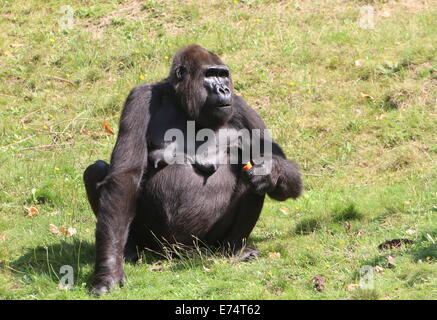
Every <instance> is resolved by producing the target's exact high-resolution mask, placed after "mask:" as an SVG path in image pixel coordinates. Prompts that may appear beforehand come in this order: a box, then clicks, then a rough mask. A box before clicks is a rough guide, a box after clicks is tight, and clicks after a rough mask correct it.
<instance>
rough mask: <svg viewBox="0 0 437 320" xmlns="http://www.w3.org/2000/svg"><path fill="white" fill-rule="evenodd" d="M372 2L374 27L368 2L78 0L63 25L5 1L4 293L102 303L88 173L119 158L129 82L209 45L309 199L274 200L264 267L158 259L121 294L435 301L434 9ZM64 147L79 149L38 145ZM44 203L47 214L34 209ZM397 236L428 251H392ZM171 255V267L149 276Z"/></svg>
mask: <svg viewBox="0 0 437 320" xmlns="http://www.w3.org/2000/svg"><path fill="white" fill-rule="evenodd" d="M370 2H372V3H373V5H374V6H375V8H376V10H377V11H376V12H377V17H376V28H375V30H364V29H361V28H360V27H359V25H358V23H357V20H358V15H359V8H360V6H362V5H363V4H365V3H366V1H359V0H355V1H341V2H339V1H321V0H320V1H267V0H265V1H262V0H247V1H218V0H216V1H211V2H206V1H205V2H203V1H185V2H184V3H185V4H184V5H181V4H178V3H179V2H178V1H176V0H174V1H150V0H149V1H144V2H141V3H140V2H139V1H121V0H119V1H116V0H106V1H96V0H89V1H70V2H68V1H65V2H63V3H62V4H68V3H69V4H71V5H72V6H73V8H74V9H75V10H76V11H75V19H76V20H75V25H74V29H73V30H71V31H68V32H60V30H59V25H58V20H59V18H60V17H61V13H60V12H59V7H60V3H59V2H58V1H54V0H51V1H45V2H44V4H42V2H40V1H37V0H29V1H12V0H3V1H2V2H1V4H0V13H1V20H0V33H1V34H2V35H1V37H0V79H1V81H0V112H1V118H0V119H1V122H0V163H1V165H0V298H4V299H8V298H19V299H22V298H24V299H48V298H56V299H62V298H74V299H82V298H89V296H88V295H87V293H86V288H85V283H86V281H87V279H88V277H89V275H90V274H91V272H92V264H93V243H94V239H93V230H94V217H93V216H92V213H91V210H90V208H89V206H88V204H87V202H86V200H85V194H84V188H83V185H82V182H81V175H82V172H83V170H84V168H85V167H86V166H87V165H88V164H89V163H91V162H92V161H94V160H95V159H104V160H108V158H109V155H110V151H111V148H112V146H113V144H114V141H115V137H114V136H111V135H109V134H106V133H105V131H104V130H103V128H102V126H101V121H103V120H104V121H106V122H108V123H109V124H110V125H111V126H112V127H113V128H114V130H115V131H116V129H117V123H118V118H119V112H120V109H121V107H122V104H123V101H124V99H125V97H126V95H127V93H128V91H129V89H130V88H131V87H133V86H135V85H137V84H139V83H142V82H154V81H157V80H159V79H161V78H163V77H164V76H165V75H166V73H167V70H168V68H169V65H170V60H171V56H172V54H173V53H174V52H175V50H176V49H177V48H179V47H181V46H184V45H186V44H190V43H199V44H201V45H203V46H205V47H207V48H209V49H210V50H212V51H215V52H217V53H218V54H219V55H221V56H222V57H223V59H224V61H226V63H227V64H229V66H230V67H231V69H232V71H233V75H234V83H235V87H236V89H237V91H238V92H239V94H241V95H243V96H244V97H245V98H246V99H247V101H248V102H249V104H251V105H252V106H253V107H254V108H255V109H256V110H257V111H258V112H259V113H260V114H261V115H262V117H263V118H264V119H265V121H266V122H267V124H268V126H269V127H270V128H271V129H272V132H273V135H274V137H275V138H276V139H277V140H278V141H279V142H280V143H281V145H282V146H283V147H284V149H285V151H286V152H287V154H288V156H289V157H290V158H293V159H295V160H296V161H297V162H298V163H299V164H300V165H301V167H302V169H303V171H304V172H305V174H306V175H305V185H306V191H305V195H304V196H303V197H302V198H301V199H299V200H298V201H287V202H284V203H278V202H273V201H271V200H268V201H267V203H266V205H265V208H264V211H263V214H262V218H261V220H260V221H259V223H258V225H257V227H256V228H255V230H254V232H253V235H252V241H253V242H254V243H255V244H256V245H257V246H258V247H259V248H260V249H261V250H262V252H263V255H262V257H261V258H260V259H259V260H258V261H255V262H252V263H248V264H233V263H232V262H231V261H230V260H229V259H226V258H225V257H221V256H209V257H208V256H207V257H203V256H202V257H199V256H195V257H193V258H191V259H186V258H184V259H180V260H170V261H163V262H159V261H157V260H156V259H153V258H151V257H149V256H146V257H145V258H144V262H143V263H142V264H139V265H127V266H126V273H127V277H128V283H127V288H125V289H123V290H117V291H115V292H114V293H113V294H111V295H109V296H107V298H117V299H120V298H121V299H124V298H132V299H144V298H146V299H167V298H176V299H178V298H194V299H197V298H206V299H213V298H222V299H228V298H232V299H237V298H250V299H252V298H261V299H275V298H280V299H284V298H297V299H308V298H312V299H332V298H334V299H337V298H338V299H344V298H346V299H347V298H371V299H377V298H380V299H398V298H406V299H418V298H434V299H436V298H437V294H436V291H435V286H436V266H435V262H436V258H437V247H436V243H435V241H437V218H436V203H435V198H436V176H435V171H436V166H435V160H436V151H437V150H436V143H435V142H436V140H435V139H436V136H435V129H434V128H435V126H436V118H435V116H436V98H437V92H436V84H437V64H436V63H437V62H436V53H435V52H436V51H435V50H436V48H435V45H436V42H435V39H436V36H437V24H436V20H437V11H436V9H435V8H432V6H431V1H401V2H396V1H370ZM403 3H405V4H403ZM51 76H58V77H62V78H64V79H67V80H69V81H71V82H72V83H71V84H70V83H68V82H65V81H60V80H57V79H55V78H53V77H51ZM51 143H55V144H65V143H68V144H67V145H60V146H58V147H56V148H53V149H48V148H44V147H42V148H41V147H38V146H43V145H47V144H51ZM31 147H38V148H36V149H28V148H31ZM32 190H33V194H32ZM34 202H38V203H37V204H36V206H37V208H38V209H39V211H40V214H39V215H37V216H34V217H31V218H30V217H26V216H25V215H26V214H25V211H24V209H23V206H29V205H30V204H31V203H34ZM49 224H55V225H57V226H58V227H60V226H66V227H70V226H73V227H75V228H77V230H78V234H77V235H76V236H74V237H70V238H65V237H61V236H57V235H53V234H51V233H50V232H49V230H48V226H49ZM408 230H413V231H415V232H414V233H412V234H407V233H406V232H407V231H408ZM409 233H410V232H409ZM393 238H410V239H413V240H415V241H416V243H415V245H413V246H410V247H403V248H401V249H393V250H389V251H387V252H381V251H379V250H378V249H377V246H378V244H380V243H381V242H383V241H385V240H388V239H393ZM277 252H279V253H280V257H277V255H275V254H270V255H269V254H268V253H277ZM389 253H391V254H392V255H393V256H394V258H395V267H394V268H387V262H386V256H387V255H388V254H389ZM275 256H276V257H275ZM156 263H161V264H162V265H163V266H164V269H163V270H162V271H157V272H150V271H149V269H150V268H151V266H152V264H156ZM64 264H70V265H72V266H74V268H75V272H76V274H75V275H76V286H75V288H74V289H73V290H70V291H65V290H64V291H62V290H58V289H57V283H58V280H57V279H58V277H59V267H60V266H61V265H64ZM363 265H372V266H376V265H379V266H381V267H383V268H384V271H383V272H382V273H378V274H376V275H375V289H374V290H367V291H360V290H354V291H348V290H346V285H348V284H356V283H358V282H359V273H358V272H359V269H360V267H361V266H363ZM316 275H321V276H323V277H325V278H326V289H325V291H324V292H317V291H316V290H315V289H314V286H313V283H312V281H311V279H312V277H314V276H316ZM433 289H434V291H433Z"/></svg>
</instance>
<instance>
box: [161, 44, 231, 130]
mask: <svg viewBox="0 0 437 320" xmlns="http://www.w3.org/2000/svg"><path fill="white" fill-rule="evenodd" d="M169 80H170V82H171V84H172V85H173V87H174V89H175V92H176V96H177V99H178V100H179V103H180V106H181V107H182V108H184V110H185V111H186V112H187V114H188V115H189V117H190V118H191V119H193V120H196V121H197V122H199V124H201V125H202V126H205V127H217V126H220V125H222V124H224V123H225V122H226V121H227V120H228V119H229V118H230V117H231V115H232V112H233V107H232V100H233V87H232V80H231V76H230V72H229V68H228V67H227V66H226V65H225V64H224V63H223V62H222V61H221V60H220V58H219V57H218V56H217V55H216V54H214V53H212V52H210V51H208V50H206V49H204V48H202V47H200V46H198V45H191V46H188V47H185V48H183V49H181V50H179V51H178V52H177V53H176V55H175V57H174V59H173V65H172V67H171V70H170V76H169Z"/></svg>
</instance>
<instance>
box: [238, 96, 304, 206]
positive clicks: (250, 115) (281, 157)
mask: <svg viewBox="0 0 437 320" xmlns="http://www.w3.org/2000/svg"><path fill="white" fill-rule="evenodd" d="M235 101H236V113H235V115H234V117H233V119H232V122H233V125H234V126H236V127H238V128H246V129H248V130H252V129H260V130H261V132H262V130H264V129H266V126H265V124H264V122H263V121H262V119H261V118H260V117H259V115H258V114H257V113H256V112H255V110H253V109H252V108H251V107H249V106H248V105H247V103H246V102H245V101H244V100H243V99H242V98H241V97H238V96H236V97H235ZM263 146H264V141H263V140H262V139H261V150H262V147H263ZM264 158H265V159H266V160H265V161H269V160H268V159H269V158H271V172H270V174H265V175H255V174H254V170H253V169H254V168H256V167H257V166H258V167H262V166H266V165H267V163H266V162H264V163H261V164H255V165H254V168H252V169H250V170H248V171H243V177H245V178H246V180H247V181H248V183H249V184H250V185H251V186H252V189H253V191H254V192H255V193H257V194H265V193H267V194H268V195H269V196H270V197H271V198H273V199H275V200H278V201H284V200H286V199H288V198H297V197H299V196H300V194H301V192H302V179H301V174H300V172H299V167H298V166H297V164H296V163H294V162H293V161H291V160H288V159H287V158H286V156H285V154H284V152H283V151H282V149H281V147H280V146H279V145H278V144H277V143H276V142H275V141H272V154H271V157H269V155H268V154H265V153H264Z"/></svg>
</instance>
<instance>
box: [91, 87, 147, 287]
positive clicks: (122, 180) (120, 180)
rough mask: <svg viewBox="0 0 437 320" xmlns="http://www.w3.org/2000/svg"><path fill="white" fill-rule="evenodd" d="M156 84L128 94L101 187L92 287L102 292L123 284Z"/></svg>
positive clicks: (139, 88)
mask: <svg viewBox="0 0 437 320" xmlns="http://www.w3.org/2000/svg"><path fill="white" fill-rule="evenodd" d="M151 101H152V87H151V86H149V85H141V86H138V87H135V88H134V89H133V90H132V91H131V93H130V94H129V96H128V97H127V100H126V103H125V106H124V109H123V112H122V115H121V118H120V129H119V133H118V137H117V142H116V144H115V147H114V150H113V152H112V155H111V164H110V168H109V172H108V175H107V176H106V178H105V179H104V180H103V181H102V183H101V184H100V185H99V186H98V188H99V193H100V204H99V209H98V214H97V225H96V269H95V276H94V280H93V284H92V286H93V288H92V290H93V291H94V292H95V293H97V294H101V293H103V292H105V291H108V290H109V289H110V288H111V286H112V285H114V284H118V283H123V281H124V273H123V267H122V263H123V249H124V246H125V243H126V240H127V235H128V230H129V224H130V222H131V220H132V218H133V216H134V211H135V208H134V206H135V199H136V197H137V194H138V190H139V186H140V182H141V178H142V175H143V172H144V170H145V169H146V166H147V141H146V132H147V127H148V123H149V119H150V105H151Z"/></svg>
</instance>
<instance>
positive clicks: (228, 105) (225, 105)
mask: <svg viewBox="0 0 437 320" xmlns="http://www.w3.org/2000/svg"><path fill="white" fill-rule="evenodd" d="M230 107H231V105H230V104H220V105H218V106H217V108H230Z"/></svg>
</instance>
